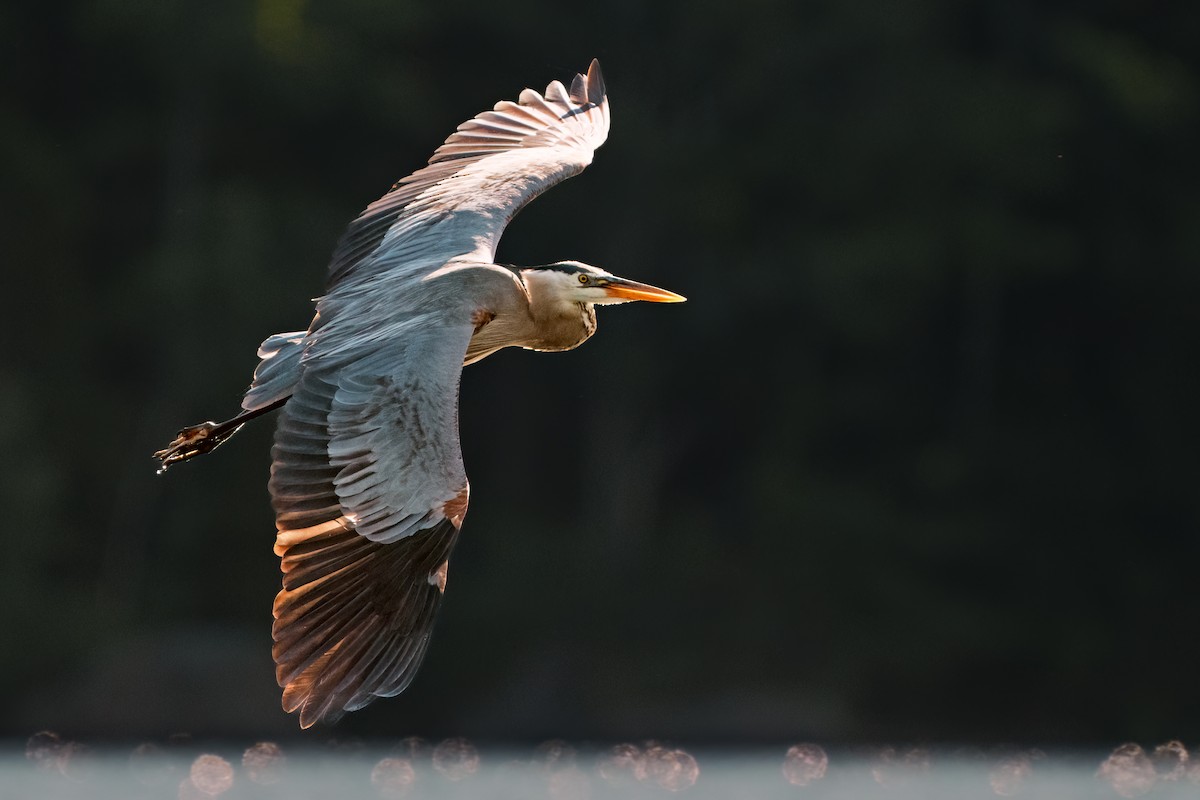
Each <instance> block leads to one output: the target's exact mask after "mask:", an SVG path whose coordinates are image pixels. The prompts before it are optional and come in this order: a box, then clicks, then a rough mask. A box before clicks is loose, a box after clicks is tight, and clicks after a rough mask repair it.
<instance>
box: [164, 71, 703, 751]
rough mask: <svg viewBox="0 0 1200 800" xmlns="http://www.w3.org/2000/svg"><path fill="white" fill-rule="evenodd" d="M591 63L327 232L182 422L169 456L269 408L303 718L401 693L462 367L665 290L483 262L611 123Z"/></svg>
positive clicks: (200, 447) (427, 608) (408, 673)
mask: <svg viewBox="0 0 1200 800" xmlns="http://www.w3.org/2000/svg"><path fill="white" fill-rule="evenodd" d="M608 118H609V114H608V98H607V96H606V94H605V91H604V81H603V79H602V78H601V75H600V66H599V64H598V63H597V62H596V61H593V62H592V64H591V66H590V67H589V69H588V71H587V75H576V76H575V79H574V80H573V81H572V83H571V88H570V91H568V90H567V89H566V88H565V87H564V86H563V85H562V84H561V83H559V82H558V81H554V82H553V83H551V84H550V85H549V86H547V87H546V93H545V95H544V96H543V95H540V94H538V93H537V92H535V91H533V90H532V89H526V90H525V91H523V92H521V95H520V100H519V102H517V103H513V102H508V101H504V102H501V103H498V104H497V105H496V106H495V107H494V108H493V109H492V110H491V111H485V112H483V113H482V114H480V115H478V116H477V117H475V118H474V119H472V120H469V121H467V122H465V123H463V124H462V125H460V126H458V130H457V131H456V132H455V133H453V134H451V135H450V138H448V139H447V140H446V141H445V143H444V144H442V146H441V147H439V148H438V149H437V151H436V152H434V154H433V157H432V158H430V159H429V164H428V166H426V167H424V168H423V169H420V170H418V171H417V172H415V173H413V174H412V175H410V176H408V177H407V178H404V179H403V180H401V181H399V182H398V183H396V184H395V186H393V187H392V189H391V190H390V191H389V192H388V193H387V194H385V195H384V196H383V197H382V198H380V199H379V200H377V201H376V202H374V203H372V204H371V205H369V206H367V208H366V210H365V211H363V213H362V214H360V215H359V217H358V218H357V219H356V220H354V222H352V223H351V224H350V227H349V229H348V230H347V231H346V233H345V235H344V236H343V237H342V240H341V242H340V243H339V245H338V247H337V249H336V251H335V252H334V254H333V261H332V264H331V265H330V271H329V288H328V291H327V293H326V294H325V295H324V296H323V297H321V298H320V299H319V300H318V301H317V309H316V315H315V316H314V317H313V320H312V324H311V325H310V326H309V328H308V330H306V331H296V332H293V333H281V334H277V335H275V336H272V337H270V338H269V339H267V340H266V341H265V342H263V344H262V346H261V347H260V348H259V351H258V355H259V357H260V358H261V359H262V361H261V362H260V363H259V365H258V368H257V369H256V370H255V371H254V381H253V383H252V384H251V386H250V388H249V390H248V391H247V392H246V395H245V398H244V399H243V400H242V409H243V410H242V412H241V413H240V414H238V415H237V416H235V417H233V418H232V419H230V420H227V421H225V422H221V423H213V422H205V423H202V424H200V425H194V426H192V427H189V428H185V429H184V430H182V431H180V432H179V435H178V437H176V439H175V440H174V441H173V442H172V443H171V444H170V445H169V446H168V447H167V448H165V449H163V450H160V451H158V452H157V453H155V456H156V457H157V458H159V459H160V460H161V464H162V466H161V469H162V470H165V469H167V468H168V467H170V466H171V465H173V464H176V463H178V462H180V461H186V460H187V459H189V458H192V457H194V456H197V455H200V454H202V453H206V452H208V451H210V450H212V449H213V448H214V447H216V446H217V445H219V444H221V443H222V442H223V441H225V440H226V439H228V438H229V437H230V436H232V435H233V434H234V433H236V432H237V431H238V430H239V429H240V428H241V426H242V425H243V424H244V423H246V422H247V421H248V420H250V419H252V418H254V417H257V416H260V415H262V414H264V413H266V412H268V411H271V410H272V409H275V408H280V407H282V409H283V411H282V414H281V415H280V418H279V424H278V427H277V429H276V432H275V446H274V447H273V448H272V450H271V455H272V459H273V463H272V465H271V480H270V490H271V500H272V505H273V507H274V509H275V520H276V527H277V528H278V534H277V537H276V540H275V552H276V554H278V555H279V556H280V557H281V558H282V563H281V568H282V570H283V589H282V591H280V592H279V594H278V595H277V596H276V597H275V605H274V614H275V623H274V628H273V637H274V640H275V645H274V648H273V654H274V657H275V663H276V677H277V678H278V680H279V685H280V686H281V687H283V708H284V710H286V711H288V712H292V711H299V712H300V726H301V727H304V728H307V727H309V726H311V725H312V724H313V723H315V722H317V721H318V720H325V721H327V722H333V721H336V720H337V719H338V718H339V717H341V716H342V714H344V713H345V712H346V711H354V710H356V709H359V708H362V707H363V706H365V705H367V704H368V703H370V702H372V701H373V700H375V699H376V698H378V697H391V696H394V695H397V694H399V693H400V692H402V691H403V690H404V689H405V687H407V686H408V684H409V683H410V682H411V681H412V679H413V676H414V674H415V673H416V671H417V668H418V666H419V665H420V663H421V660H422V658H423V657H424V655H425V650H426V648H427V646H428V644H429V635H430V630H431V628H432V626H433V620H434V616H435V613H436V611H437V608H438V605H439V603H440V601H441V597H442V594H443V592H445V590H446V571H447V567H448V565H449V557H450V552H451V550H452V549H453V548H454V543H455V540H456V539H457V538H458V533H459V530H460V529H461V528H462V523H463V517H464V516H465V515H466V513H467V497H468V494H469V487H468V483H467V476H466V472H465V471H464V469H463V462H462V454H461V453H460V451H459V443H458V384H459V378H460V376H461V374H462V368H463V367H464V366H465V365H467V364H471V363H473V362H475V361H478V360H480V359H482V358H485V357H486V356H488V355H490V354H492V353H494V352H496V351H497V350H499V349H500V348H503V347H523V348H526V349H528V350H570V349H571V348H573V347H578V346H579V345H580V344H582V343H583V342H584V341H585V340H586V339H587V338H588V337H590V336H591V335H592V334H593V333H595V331H596V312H595V308H594V306H596V305H600V304H608V303H624V302H628V301H631V300H649V301H652V302H660V303H674V302H680V301H682V300H683V299H684V298H683V297H681V296H680V295H677V294H675V293H673V292H668V291H666V290H665V289H658V288H656V287H653V286H648V285H646V284H642V283H636V282H634V281H630V280H626V279H624V278H618V277H616V276H615V275H611V274H609V273H608V272H605V271H604V270H602V269H598V268H597V267H592V266H588V265H587V264H581V263H579V262H578V261H559V262H557V263H554V264H548V265H546V266H540V267H528V268H523V269H522V268H517V267H510V266H504V265H501V264H496V263H493V262H494V260H495V251H496V245H497V243H498V242H499V240H500V235H501V234H502V233H503V232H504V228H505V226H506V225H507V224H508V222H509V220H511V219H512V218H513V216H514V215H516V213H517V212H518V211H520V210H521V208H523V207H524V206H525V204H526V203H528V202H529V201H530V200H532V199H533V198H534V197H536V196H538V195H539V194H541V193H542V192H544V191H545V190H546V189H549V188H550V187H551V186H553V185H555V184H556V183H559V182H560V181H563V180H566V179H567V178H569V177H571V176H572V175H576V174H578V173H579V172H581V171H582V170H583V169H584V167H586V166H587V165H588V164H590V163H591V161H592V153H593V151H595V149H596V148H597V147H599V146H600V145H601V144H603V143H604V140H605V139H606V138H607V136H608Z"/></svg>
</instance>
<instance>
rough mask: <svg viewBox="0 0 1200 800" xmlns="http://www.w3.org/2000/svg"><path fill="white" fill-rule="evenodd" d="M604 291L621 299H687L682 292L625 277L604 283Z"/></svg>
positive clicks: (649, 300) (669, 301) (679, 301)
mask: <svg viewBox="0 0 1200 800" xmlns="http://www.w3.org/2000/svg"><path fill="white" fill-rule="evenodd" d="M604 291H605V292H606V293H607V294H608V296H609V297H615V298H617V299H619V300H646V301H647V302H650V303H682V302H683V301H684V300H687V298H686V297H684V296H683V295H681V294H675V293H674V292H668V291H667V290H666V289H659V288H658V287H657V286H651V285H650V284H648V283H638V282H637V281H629V280H625V279H624V278H615V279H612V280H609V282H608V283H606V284H605V285H604Z"/></svg>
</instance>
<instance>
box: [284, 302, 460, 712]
mask: <svg viewBox="0 0 1200 800" xmlns="http://www.w3.org/2000/svg"><path fill="white" fill-rule="evenodd" d="M443 319H444V317H443ZM472 330H473V328H472V326H471V325H470V323H469V322H464V324H454V323H453V322H445V321H443V322H441V323H437V322H436V319H435V320H431V319H429V318H421V317H413V318H412V329H411V331H410V332H409V334H408V335H407V336H403V337H399V338H396V339H393V340H391V342H390V343H388V344H387V345H386V346H383V347H376V348H374V349H367V350H363V351H361V352H360V353H359V354H358V356H357V357H356V358H353V359H350V360H341V359H333V360H331V361H330V362H326V361H323V360H322V359H321V358H320V350H321V339H320V337H319V336H318V337H317V338H316V340H315V343H314V344H313V345H312V347H313V349H314V350H315V351H316V354H315V355H314V356H313V357H312V358H311V359H308V360H306V362H305V366H304V370H303V374H302V376H301V378H300V382H299V384H298V385H297V387H296V390H295V393H294V394H293V395H292V397H291V399H290V400H289V401H288V403H287V405H286V406H285V407H284V410H283V414H282V416H281V418H280V421H279V427H278V429H277V431H276V434H275V447H274V448H273V450H272V455H273V459H274V463H273V464H272V468H271V482H270V489H271V497H272V504H273V505H274V508H275V514H276V527H277V528H278V535H277V538H276V544H275V552H276V553H277V554H278V555H280V556H281V557H282V565H281V566H282V569H283V573H284V578H283V590H282V591H281V592H280V593H279V594H278V595H277V596H276V598H275V606H274V613H275V625H274V629H273V635H274V639H275V647H274V651H273V653H274V656H275V662H276V677H277V678H278V680H279V684H280V686H282V687H283V689H284V693H283V706H284V709H285V710H287V711H297V710H298V711H299V712H300V724H301V726H302V727H305V728H307V727H309V726H310V725H312V724H313V723H314V722H316V721H318V720H320V719H325V720H327V721H333V720H336V719H337V718H338V717H340V716H341V715H342V714H343V713H344V712H346V711H352V710H355V709H358V708H361V707H363V706H365V705H367V704H368V703H370V702H371V701H372V700H374V699H375V698H377V697H390V696H393V695H396V694H399V693H400V692H401V691H403V690H404V688H405V687H406V686H407V685H408V683H409V682H410V681H411V680H412V678H413V675H414V674H415V673H416V670H417V667H418V666H419V665H420V662H421V660H422V658H423V657H424V654H425V649H426V647H427V645H428V641H429V635H430V631H431V629H432V626H433V620H434V617H435V615H436V612H437V608H438V606H439V604H440V600H441V596H442V592H443V591H444V590H445V587H446V574H447V568H448V559H449V557H450V552H451V550H452V549H453V547H454V543H455V540H456V539H457V537H458V530H459V528H460V527H461V525H462V519H463V517H464V515H465V514H466V510H467V497H468V484H467V478H466V473H465V471H464V469H463V464H462V456H461V453H460V451H459V443H458V381H459V377H460V375H461V372H462V362H463V357H464V354H465V353H466V349H467V343H468V341H469V340H470V337H471V332H472Z"/></svg>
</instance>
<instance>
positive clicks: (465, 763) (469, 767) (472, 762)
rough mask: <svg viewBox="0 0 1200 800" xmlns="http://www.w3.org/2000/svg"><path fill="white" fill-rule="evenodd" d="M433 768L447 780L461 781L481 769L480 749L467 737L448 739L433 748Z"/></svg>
mask: <svg viewBox="0 0 1200 800" xmlns="http://www.w3.org/2000/svg"><path fill="white" fill-rule="evenodd" d="M433 768H434V769H436V770H437V771H438V772H440V773H441V774H442V777H444V778H445V779H446V780H449V781H461V780H462V779H463V778H466V777H468V776H470V775H474V774H475V773H476V772H477V771H478V770H479V751H478V750H476V749H475V745H473V744H471V742H470V741H468V740H467V739H464V738H462V737H461V736H459V737H454V738H452V739H446V740H444V741H442V742H441V743H439V744H438V746H437V747H435V748H433Z"/></svg>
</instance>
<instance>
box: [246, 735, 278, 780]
mask: <svg viewBox="0 0 1200 800" xmlns="http://www.w3.org/2000/svg"><path fill="white" fill-rule="evenodd" d="M286 766H287V757H286V756H285V755H284V754H283V748H282V747H280V746H279V745H277V744H275V742H258V743H257V744H255V745H252V746H251V747H249V748H247V749H246V752H245V753H243V754H242V769H244V770H246V777H248V778H249V779H250V780H252V781H253V782H254V783H261V784H263V785H269V784H272V783H279V781H280V780H282V779H283V770H284V768H285V767H286Z"/></svg>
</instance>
